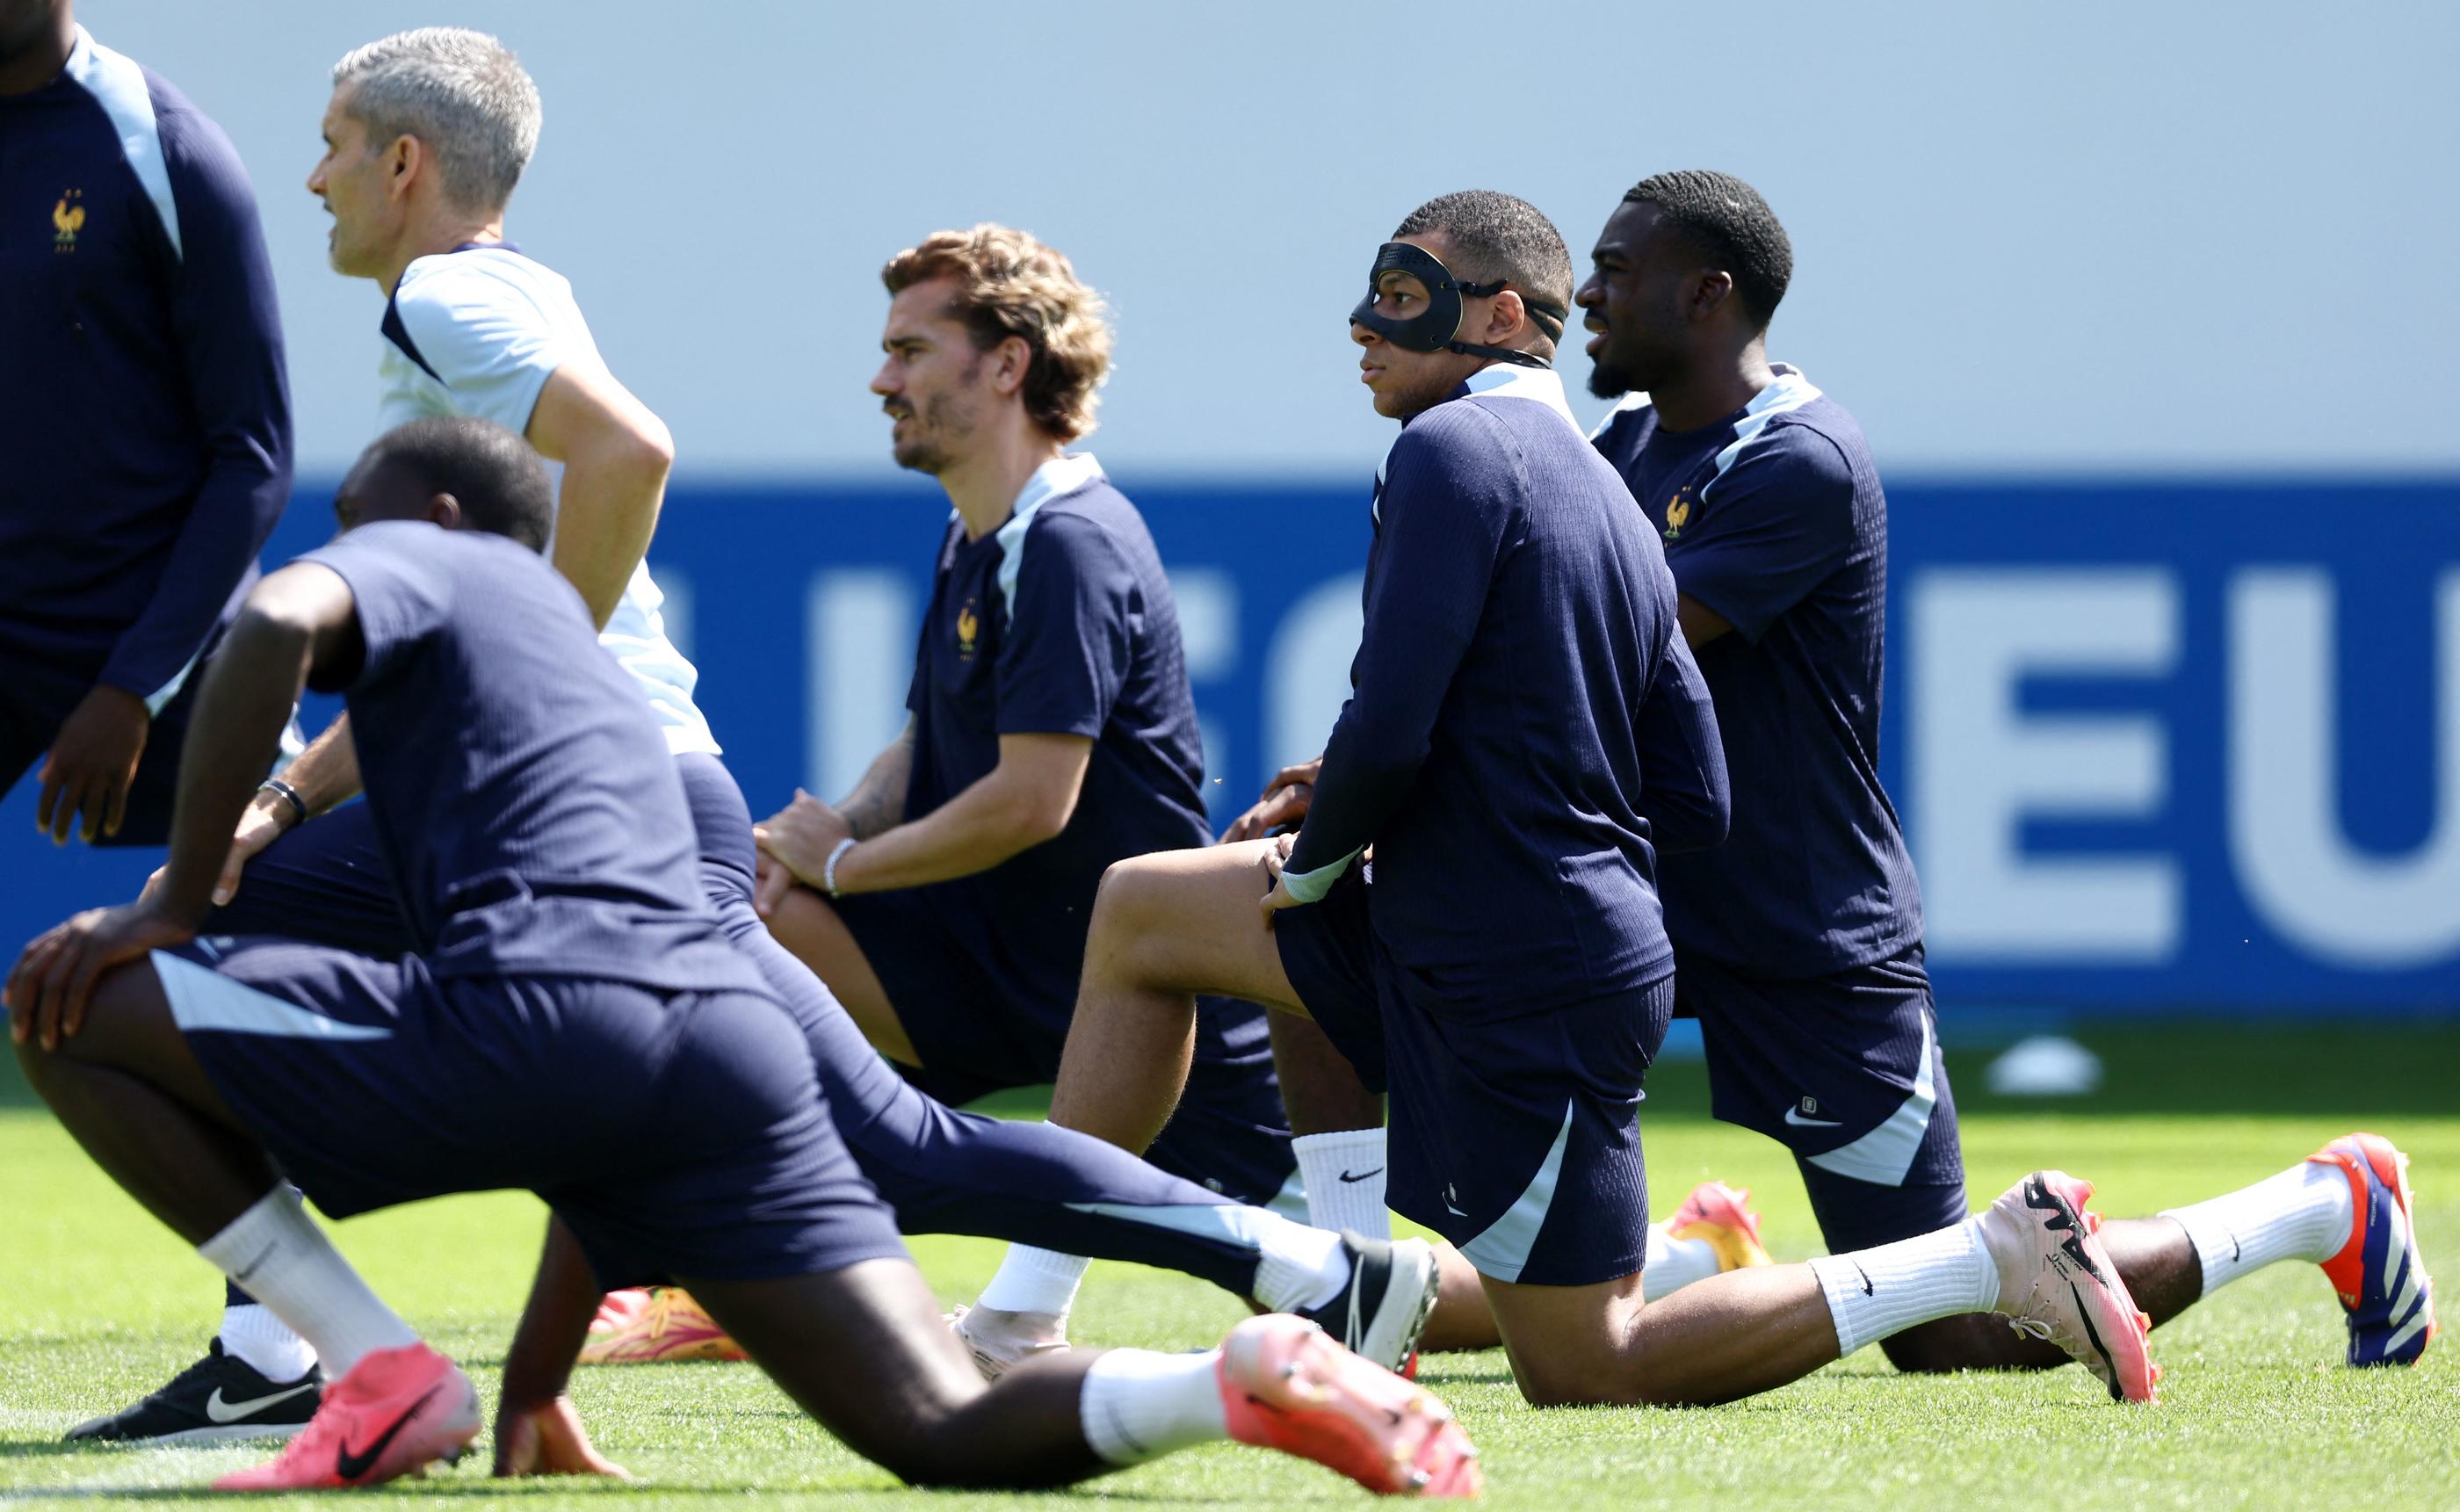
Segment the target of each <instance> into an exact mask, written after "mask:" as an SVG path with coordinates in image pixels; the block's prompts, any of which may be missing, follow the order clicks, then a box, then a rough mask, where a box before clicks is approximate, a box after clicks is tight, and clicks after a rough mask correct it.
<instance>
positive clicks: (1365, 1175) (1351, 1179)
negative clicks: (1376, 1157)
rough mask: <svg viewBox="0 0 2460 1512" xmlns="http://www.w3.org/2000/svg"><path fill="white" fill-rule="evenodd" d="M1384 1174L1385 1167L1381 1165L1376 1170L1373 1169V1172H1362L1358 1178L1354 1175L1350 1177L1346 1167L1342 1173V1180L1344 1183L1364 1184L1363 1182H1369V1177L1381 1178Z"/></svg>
mask: <svg viewBox="0 0 2460 1512" xmlns="http://www.w3.org/2000/svg"><path fill="white" fill-rule="evenodd" d="M1383 1174H1384V1167H1382V1166H1380V1165H1379V1166H1377V1167H1375V1169H1373V1170H1371V1171H1361V1172H1359V1173H1358V1174H1357V1175H1356V1176H1352V1175H1350V1174H1349V1171H1348V1168H1347V1167H1346V1166H1345V1167H1344V1168H1343V1169H1342V1173H1341V1180H1342V1181H1344V1182H1363V1181H1365V1180H1367V1179H1368V1177H1370V1176H1381V1175H1383Z"/></svg>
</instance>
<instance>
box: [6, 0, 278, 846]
mask: <svg viewBox="0 0 2460 1512" xmlns="http://www.w3.org/2000/svg"><path fill="white" fill-rule="evenodd" d="M0 143H5V144H6V150H5V151H0V215H5V216H6V217H7V224H9V226H10V227H11V230H10V233H9V234H8V235H7V236H5V237H0V284H5V287H6V288H7V294H6V296H5V297H0V415H5V416H6V419H5V422H0V423H5V425H6V427H7V431H8V437H9V439H8V443H7V450H6V458H7V459H6V462H5V464H0V666H5V667H6V668H7V669H8V675H7V676H6V677H5V678H0V793H6V792H7V791H8V789H10V788H11V787H13V786H14V785H15V784H16V782H17V780H18V778H19V777H22V776H23V775H24V774H25V773H26V772H27V771H28V770H29V769H30V768H32V767H34V766H35V765H36V763H37V762H39V763H40V772H39V777H38V780H39V781H40V782H41V784H42V787H41V794H40V797H39V799H38V800H37V804H36V809H35V822H36V823H37V824H39V825H40V826H41V827H42V828H43V830H44V831H45V832H46V833H48V834H49V835H50V836H51V837H52V840H53V841H54V842H55V843H65V842H66V841H67V840H68V837H69V836H70V835H71V834H72V833H74V834H76V835H79V836H81V837H82V838H84V839H85V840H86V841H88V842H90V843H93V844H98V845H107V844H122V845H159V844H160V843H161V842H162V841H163V838H164V836H165V834H166V833H167V830H168V826H169V824H170V819H171V795H172V791H173V788H174V785H175V783H176V782H177V770H178V763H179V758H180V736H181V734H182V732H183V731H184V729H185V726H186V720H187V717H188V710H189V708H190V706H191V705H192V704H193V703H194V701H195V699H194V693H193V691H192V686H193V678H192V676H191V673H192V671H193V670H194V669H195V667H196V665H197V662H198V660H199V658H200V657H201V655H202V654H203V653H204V651H205V650H206V649H207V648H208V647H209V646H210V645H211V644H212V641H213V639H214V637H215V635H216V634H217V632H218V629H219V628H220V627H221V626H222V625H223V623H225V622H226V620H227V618H228V616H229V614H230V613H231V612H233V611H234V610H235V609H236V607H237V605H238V602H239V599H240V596H241V595H242V593H244V590H245V587H246V586H247V585H248V584H250V583H253V582H254V581H255V574H256V553H257V549H258V548H259V547H260V546H262V545H263V544H264V543H265V537H266V535H267V534H269V533H270V532H271V531H272V529H273V525H274V522H275V521H276V520H278V519H280V518H281V515H282V506H283V504H284V502H285V501H286V499H287V498H288V495H289V490H290V400H289V394H288V391H287V389H286V386H285V383H284V378H283V363H282V323H281V317H280V313H279V311H278V310H277V309H276V307H275V303H274V295H273V275H272V271H271V269H270V268H269V267H268V266H267V265H266V261H265V236H264V233H263V231H262V230H261V229H260V228H259V227H258V224H257V214H256V196H255V193H254V191H253V190H251V189H250V188H249V187H248V181H247V174H246V172H245V171H244V169H243V168H242V167H241V166H240V162H239V156H238V154H237V153H235V152H233V151H232V150H231V144H230V140H229V138H225V137H224V136H223V133H222V128H220V127H219V126H217V125H215V124H214V123H213V121H211V120H210V119H208V118H206V117H205V116H204V114H203V113H202V112H201V111H199V110H198V109H197V108H196V106H194V105H192V104H190V103H189V102H188V99H187V97H186V96H183V95H181V94H180V91H179V90H178V89H176V88H174V87H173V86H172V84H171V83H170V81H169V80H167V79H165V78H163V77H162V76H161V75H158V74H156V73H154V72H153V71H152V70H150V69H147V68H144V67H142V66H141V65H139V64H138V63H136V62H134V61H132V60H131V59H129V58H126V57H123V56H121V55H120V54H119V53H115V52H113V51H111V50H110V49H109V48H106V47H104V46H102V45H101V44H100V43H98V42H96V41H95V39H94V38H93V37H92V36H89V35H88V34H87V33H86V32H85V30H84V29H83V28H81V27H79V26H78V25H77V24H76V18H75V8H74V5H73V4H71V0H0Z"/></svg>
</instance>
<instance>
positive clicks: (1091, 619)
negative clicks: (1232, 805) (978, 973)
mask: <svg viewBox="0 0 2460 1512" xmlns="http://www.w3.org/2000/svg"><path fill="white" fill-rule="evenodd" d="M906 707H907V708H908V709H910V710H912V711H913V714H914V736H915V738H914V766H913V775H912V778H911V780H910V782H909V783H908V785H907V788H906V794H905V818H906V819H907V820H909V821H910V820H918V819H921V818H922V817H923V815H925V814H928V813H930V812H931V811H932V810H934V809H936V808H938V807H940V806H941V805H942V804H944V803H945V802H947V801H948V800H949V799H953V798H955V797H956V796H957V795H958V794H959V793H962V792H964V791H965V789H966V788H968V787H970V786H972V785H973V784H974V783H976V782H979V781H981V780H982V779H983V778H984V777H988V776H989V775H990V773H991V770H992V769H993V768H994V767H996V766H998V765H999V737H1000V736H1002V735H1085V736H1088V737H1090V738H1091V739H1092V742H1093V749H1092V756H1091V759H1090V761H1089V762H1088V764H1087V766H1086V769H1085V785H1084V788H1083V790H1082V791H1081V792H1080V793H1079V794H1078V795H1077V799H1076V811H1075V813H1074V814H1073V815H1072V816H1071V818H1070V819H1069V820H1068V827H1067V828H1066V829H1064V830H1062V831H1060V833H1059V834H1058V835H1057V836H1056V837H1055V838H1053V839H1051V840H1049V841H1044V842H1043V843H1041V844H1039V845H1035V846H1032V847H1030V848H1029V849H1027V850H1024V851H1022V852H1020V853H1018V854H1017V855H1015V856H1012V857H1010V858H1009V859H1008V860H1007V861H1006V862H1001V863H1000V864H999V865H997V866H994V867H992V868H991V869H990V870H988V871H985V872H978V873H976V874H975V875H973V876H970V877H960V878H956V879H954V880H953V881H949V882H944V883H939V884H934V885H933V887H932V888H931V891H932V893H933V895H934V902H935V903H936V904H937V905H939V906H940V907H941V908H943V909H944V912H945V915H946V917H947V918H948V920H949V922H950V924H951V926H952V927H953V929H954V930H955V932H956V933H957V934H958V936H959V937H960V938H962V939H964V940H965V941H966V942H968V943H969V945H971V947H972V948H974V949H975V950H976V951H977V952H978V953H979V959H981V960H982V961H983V962H984V964H985V965H986V967H988V968H989V969H991V970H992V971H994V972H995V973H998V974H999V975H1000V976H1001V977H1002V978H1003V979H1004V980H1012V981H1014V982H1016V983H1017V985H1018V995H1019V996H1020V997H1021V998H1022V999H1024V1000H1026V1001H1029V1002H1031V1003H1034V1004H1037V1005H1041V1006H1042V1007H1044V1008H1045V1009H1046V1010H1047V1011H1048V1012H1049V1014H1050V1027H1052V1028H1054V1029H1056V1030H1059V1031H1061V1032H1064V1031H1065V1029H1066V1026H1067V1023H1068V1020H1069V1018H1070V1016H1071V1013H1072V1012H1074V1009H1075V1005H1076V979H1077V975H1078V972H1079V969H1080V968H1081V967H1082V965H1083V963H1084V957H1085V932H1086V927H1087V926H1088V925H1089V924H1090V923H1091V922H1092V911H1093V889H1094V888H1095V886H1096V885H1098V884H1100V882H1101V880H1102V872H1103V870H1104V869H1105V868H1106V867H1108V866H1109V865H1110V864H1111V862H1114V861H1119V860H1122V859H1124V858H1126V857H1129V856H1141V855H1143V854H1145V853H1146V852H1148V851H1156V850H1177V849H1181V848H1184V847H1187V846H1190V845H1202V844H1206V843H1208V842H1209V841H1211V840H1212V838H1213V835H1212V830H1211V829H1210V827H1209V826H1208V824H1207V821H1206V819H1205V815H1204V795H1203V781H1204V743H1203V736H1202V735H1201V734H1200V733H1199V732H1198V728H1197V722H1196V701H1195V698H1194V695H1193V694H1192V693H1191V692H1189V690H1188V685H1187V663H1186V660H1185V658H1184V656H1183V655H1182V653H1181V651H1180V649H1179V641H1178V609H1177V605H1176V603H1175V602H1174V601H1173V600H1172V597H1171V592H1170V580H1169V579H1168V578H1166V577H1165V576H1163V574H1162V566H1161V554H1160V553H1159V552H1158V551H1156V549H1155V548H1154V543H1153V537H1152V535H1151V534H1150V533H1148V532H1147V531H1146V529H1145V522H1144V517H1143V516H1141V515H1139V514H1137V513H1136V509H1135V505H1134V504H1132V503H1130V502H1128V500H1127V499H1126V497H1125V496H1123V495H1122V494H1120V492H1119V491H1118V490H1117V489H1115V488H1113V487H1112V486H1111V483H1110V480H1109V479H1106V478H1104V477H1103V476H1102V470H1101V467H1100V465H1099V464H1097V463H1096V462H1095V461H1094V460H1093V458H1091V457H1088V456H1082V455H1079V456H1073V457H1065V458H1058V459H1056V460H1054V461H1050V462H1046V463H1044V464H1043V466H1042V467H1041V468H1040V469H1038V470H1037V471H1036V472H1035V473H1034V475H1033V478H1032V479H1030V480H1029V482H1028V483H1027V484H1026V486H1025V489H1024V491H1023V492H1022V493H1021V494H1019V495H1018V497H1017V502H1016V509H1015V512H1014V513H1013V514H1011V515H1010V516H1009V517H1008V520H1007V523H1005V524H1003V525H1002V526H1001V527H1000V528H999V529H997V530H995V531H992V532H990V533H988V534H986V535H985V536H983V537H982V539H980V540H978V541H968V540H966V539H965V525H964V523H963V522H951V523H950V524H949V527H948V534H947V537H946V539H945V540H944V541H943V542H942V543H941V546H940V561H939V567H938V570H937V572H936V574H935V576H934V579H933V582H932V587H931V605H930V608H929V609H928V610H927V611H926V612H925V613H924V615H923V632H922V637H921V644H920V646H919V647H918V648H917V650H916V652H915V658H914V681H913V686H912V689H911V691H910V692H908V694H907V696H906Z"/></svg>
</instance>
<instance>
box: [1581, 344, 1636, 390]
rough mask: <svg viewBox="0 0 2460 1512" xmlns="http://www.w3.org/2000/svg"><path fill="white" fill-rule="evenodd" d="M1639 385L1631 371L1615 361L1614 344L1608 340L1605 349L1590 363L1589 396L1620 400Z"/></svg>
mask: <svg viewBox="0 0 2460 1512" xmlns="http://www.w3.org/2000/svg"><path fill="white" fill-rule="evenodd" d="M1638 387H1639V385H1638V384H1637V383H1635V382H1634V381H1633V379H1632V374H1631V370H1630V369H1628V368H1626V367H1624V366H1623V365H1622V363H1619V362H1617V361H1616V360H1615V353H1614V343H1613V341H1612V339H1611V338H1609V339H1608V341H1607V343H1606V345H1605V346H1604V348H1602V349H1601V350H1600V351H1599V352H1598V354H1597V355H1596V356H1595V357H1594V358H1592V359H1590V362H1589V394H1590V396H1591V397H1593V398H1600V399H1620V398H1622V396H1623V395H1624V394H1629V393H1630V392H1631V391H1632V390H1633V389H1635V388H1638Z"/></svg>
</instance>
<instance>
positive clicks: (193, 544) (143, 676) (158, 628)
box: [98, 453, 290, 700]
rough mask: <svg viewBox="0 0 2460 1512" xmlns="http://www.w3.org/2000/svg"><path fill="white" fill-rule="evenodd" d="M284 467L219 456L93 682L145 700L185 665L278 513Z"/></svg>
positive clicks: (284, 480)
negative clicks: (146, 596)
mask: <svg viewBox="0 0 2460 1512" xmlns="http://www.w3.org/2000/svg"><path fill="white" fill-rule="evenodd" d="M289 481H290V479H289V474H288V470H287V469H286V468H284V467H282V466H281V465H280V464H278V463H273V462H269V461H268V460H267V459H266V458H262V457H259V456H256V455H254V454H253V453H250V454H247V455H245V456H243V457H240V458H220V459H217V461H216V462H215V464H214V467H213V471H212V472H211V473H210V474H208V476H207V478H206V479H205V483H204V486H203V487H202V488H201V489H200V490H199V491H198V494H197V498H196V501H195V502H194V503H193V504H191V505H190V506H189V509H188V517H187V520H186V522H184V523H183V524H181V525H180V534H179V536H178V538H177V539H176V540H175V541H174V542H173V543H172V546H171V553H170V557H169V560H168V563H167V564H166V565H165V567H164V570H163V573H162V577H161V581H160V582H159V584H158V585H157V586H156V587H155V589H154V597H153V598H152V600H151V601H150V602H148V603H147V605H146V606H145V611H144V612H143V613H142V614H140V615H138V618H137V622H136V623H135V624H133V625H131V626H130V627H129V628H128V629H127V630H126V632H124V633H123V634H122V635H121V636H120V637H119V643H118V645H117V646H116V647H114V648H113V650H112V653H111V659H110V660H109V661H108V662H106V663H104V664H103V669H102V676H101V677H100V678H99V679H98V680H99V681H101V682H103V683H105V684H107V685H109V686H111V687H114V688H118V689H122V690H124V691H126V692H131V693H134V694H136V695H137V696H138V697H139V698H144V699H148V700H151V699H152V698H153V697H154V696H155V695H156V694H157V693H159V692H164V691H165V690H166V689H168V688H169V687H170V686H171V684H172V679H174V678H176V677H178V676H179V674H180V669H182V668H184V667H186V666H187V665H188V663H189V662H190V660H191V659H193V658H194V657H195V656H196V654H197V652H198V650H199V649H200V648H201V647H202V646H203V645H204V643H205V637H207V636H208V635H210V634H212V633H213V628H214V622H215V621H216V620H217V619H219V618H221V616H222V612H223V606H224V605H225V604H227V603H228V602H229V601H230V596H231V590H232V589H233V588H235V587H237V586H239V581H240V579H241V578H243V577H244V576H245V575H246V573H247V569H248V564H250V563H252V562H254V561H255V560H256V553H257V550H258V548H259V547H261V546H262V545H264V543H265V537H266V536H267V535H269V534H270V533H271V532H272V529H273V524H274V522H275V521H277V520H279V519H280V518H281V517H282V502H283V499H284V496H285V495H286V493H287V492H288V489H289Z"/></svg>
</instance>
